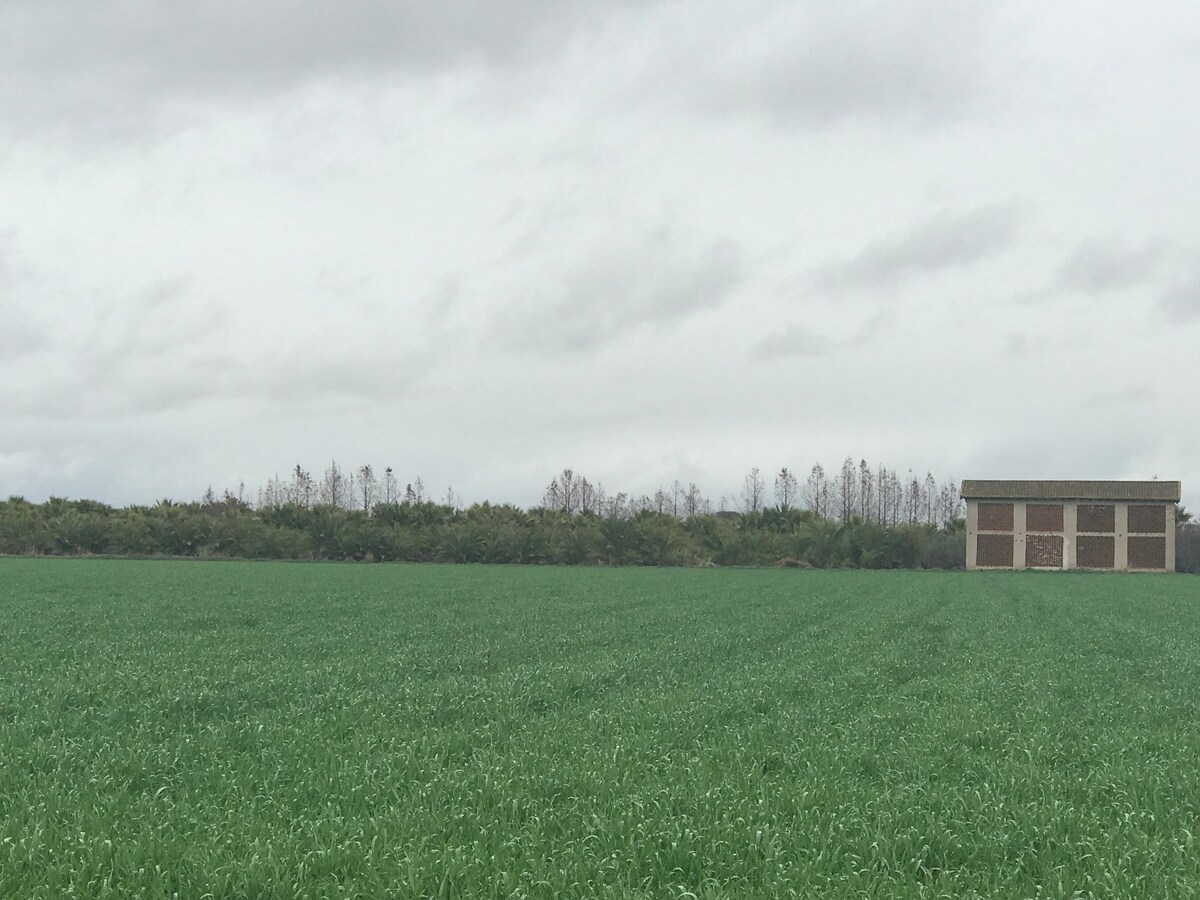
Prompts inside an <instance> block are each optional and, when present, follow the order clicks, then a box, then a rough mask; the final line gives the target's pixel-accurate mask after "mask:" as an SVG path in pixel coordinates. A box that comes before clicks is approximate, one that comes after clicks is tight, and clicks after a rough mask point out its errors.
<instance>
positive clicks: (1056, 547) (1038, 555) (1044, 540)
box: [1025, 534, 1063, 569]
mask: <svg viewBox="0 0 1200 900" xmlns="http://www.w3.org/2000/svg"><path fill="white" fill-rule="evenodd" d="M1062 564H1063V539H1062V535H1061V534H1031V535H1028V536H1027V537H1026V538H1025V565H1026V567H1027V568H1030V569H1061V568H1062Z"/></svg>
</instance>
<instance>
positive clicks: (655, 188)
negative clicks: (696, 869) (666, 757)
mask: <svg viewBox="0 0 1200 900" xmlns="http://www.w3.org/2000/svg"><path fill="white" fill-rule="evenodd" d="M1196 46H1200V13H1197V12H1196V10H1195V9H1194V7H1193V5H1191V4H1187V3H1184V2H1182V0H1169V2H1166V3H1163V4H1161V5H1159V6H1158V7H1156V11H1155V15H1154V16H1149V15H1146V14H1145V13H1144V11H1141V10H1139V9H1136V8H1133V7H1129V6H1128V5H1127V4H1125V5H1123V4H1117V3H1115V2H1108V0H1105V2H1103V3H1101V4H1100V6H1098V7H1097V6H1096V5H1095V4H1084V3H1083V2H1082V0H1079V2H1070V3H1067V4H1065V5H1062V6H1056V7H1054V8H1053V9H1048V8H1046V7H1045V6H1044V5H1038V4H1034V3H1032V2H1030V0H1003V2H999V3H983V2H974V0H970V2H951V0H899V2H888V3H885V2H882V0H849V2H845V3H836V4H831V3H818V2H816V0H804V2H784V0H746V2H737V3H735V2H732V0H697V2H687V3H685V2H681V0H648V2H633V0H576V2H549V0H487V2H484V0H457V2H453V0H452V2H446V3H437V4H431V3H417V2H408V0H405V2H386V3H385V2H382V0H363V2H358V3H353V4H350V5H344V6H342V7H337V8H336V9H335V8H334V7H327V6H321V5H314V4H311V3H307V4H306V3H301V2H298V0H264V2H261V3H253V4H245V3H234V2H232V0H213V2H206V3H198V4H190V5H179V4H164V3H153V2H150V0H90V2H84V0H39V2H33V0H13V2H9V3H5V4H0V60H3V63H2V66H3V82H4V86H3V88H0V197H2V198H3V199H4V203H3V204H0V424H2V426H3V427H0V493H3V494H26V495H29V496H31V497H34V498H37V497H41V496H46V495H48V494H51V493H54V494H69V495H75V496H78V495H89V496H96V497H99V498H100V499H105V500H109V501H113V502H122V503H123V502H131V501H148V500H154V499H158V498H160V497H163V496H174V497H176V498H186V497H191V496H196V495H197V494H199V493H200V492H201V491H202V490H203V488H204V486H206V485H207V484H208V483H210V482H211V483H214V484H216V485H218V486H220V485H223V484H232V483H236V481H237V479H239V478H244V479H245V480H246V481H247V482H248V483H249V484H251V485H254V484H257V483H261V482H263V481H265V480H266V479H267V478H268V477H269V476H271V475H273V474H274V473H275V472H276V471H278V470H281V469H287V468H290V467H291V466H292V465H294V464H295V463H296V462H300V463H302V464H304V465H306V466H309V467H311V468H320V467H322V466H323V465H324V464H325V463H326V462H327V461H328V459H329V458H331V457H334V456H336V457H337V458H339V459H340V460H342V461H343V463H345V464H346V465H354V464H358V463H361V462H367V461H370V462H373V463H375V464H376V465H377V466H380V467H382V466H385V465H391V466H393V467H394V468H395V469H396V470H397V472H399V473H401V476H402V477H403V478H405V479H411V478H415V477H416V475H418V474H420V475H422V476H423V477H424V478H425V481H426V482H427V483H429V484H430V485H432V486H433V487H434V490H435V492H437V493H440V492H442V491H443V490H444V486H445V485H449V484H453V485H454V487H455V490H456V492H458V493H459V494H461V495H463V496H466V497H468V498H483V497H489V498H491V499H494V500H505V501H511V502H517V503H523V504H527V503H533V502H536V501H537V499H538V498H539V497H540V495H541V490H542V488H543V487H544V482H545V480H547V479H548V478H549V476H550V474H551V473H552V472H554V471H556V470H558V469H561V468H562V467H563V466H564V465H569V466H572V467H574V468H575V469H577V470H579V471H582V472H584V473H585V474H586V475H587V476H588V477H589V478H590V479H592V480H593V481H602V482H604V483H605V484H606V485H607V486H609V487H610V488H612V489H615V490H629V491H633V492H642V491H648V492H652V491H653V490H654V489H655V488H656V487H658V486H659V485H660V484H661V483H664V482H670V481H671V480H673V479H674V478H677V477H678V478H682V479H686V480H689V481H690V480H694V481H696V482H697V483H698V484H699V485H700V486H701V488H702V489H703V490H704V491H705V492H706V493H708V494H710V495H712V496H713V497H719V496H720V495H721V494H730V493H733V492H734V491H735V490H736V486H737V484H739V483H740V480H741V477H742V475H743V474H744V472H745V470H746V469H748V468H749V467H750V466H752V465H759V466H761V467H762V468H763V470H764V471H766V470H778V468H779V467H780V466H785V465H786V466H788V467H789V468H792V469H795V470H797V471H805V470H806V469H807V468H808V467H809V466H811V464H812V463H813V462H815V461H817V460H821V461H823V462H824V463H825V464H826V465H827V466H833V465H835V464H836V463H837V461H838V460H839V459H841V458H842V457H844V456H845V454H847V453H851V454H854V455H855V456H856V457H863V456H865V457H867V458H868V459H870V460H872V461H882V462H886V463H888V464H889V465H893V466H896V467H897V468H900V469H902V470H903V469H906V468H908V467H910V466H911V467H914V468H919V469H921V470H924V469H933V470H934V471H935V472H936V473H937V474H938V475H939V476H940V477H949V476H951V475H958V476H972V477H1042V476H1045V477H1080V478H1086V477H1114V478H1120V477H1150V476H1152V475H1158V476H1160V477H1164V478H1166V477H1178V478H1181V479H1183V481H1184V483H1185V494H1186V495H1187V496H1188V497H1193V496H1196V494H1194V493H1190V492H1189V488H1188V487H1187V485H1188V484H1195V485H1200V466H1198V465H1197V464H1196V463H1195V462H1194V458H1195V454H1194V453H1192V452H1191V448H1192V447H1194V446H1195V444H1196V442H1197V441H1200V422H1197V421H1193V420H1192V419H1193V417H1191V416H1189V415H1187V414H1186V413H1181V410H1183V411H1186V410H1187V409H1189V408H1190V404H1191V401H1192V398H1191V394H1190V388H1189V386H1188V385H1189V382H1188V380H1187V378H1186V377H1185V374H1186V373H1187V372H1188V371H1190V370H1189V368H1188V367H1189V366H1190V365H1191V364H1192V363H1193V361H1194V359H1195V347H1196V346H1197V341H1198V340H1200V216H1198V215H1197V210H1196V208H1195V207H1196V202H1197V201H1196V199H1195V198H1196V197H1200V185H1198V184H1196V183H1195V182H1196V175H1195V171H1196V167H1195V162H1194V160H1195V158H1196V156H1197V155H1198V154H1200V128H1197V126H1196V117H1195V115H1194V112H1193V111H1194V109H1195V108H1196V104H1197V103H1200V65H1198V63H1197V57H1196V53H1195V47H1196ZM1164 360H1169V361H1170V363H1171V365H1170V366H1166V368H1164V366H1165V363H1164ZM1168 369H1169V370H1170V371H1168ZM1113 405H1116V406H1119V408H1120V410H1121V416H1120V422H1119V423H1116V424H1114V423H1113V422H1112V421H1111V420H1108V419H1104V418H1102V417H1099V416H1097V414H1096V412H1097V409H1099V408H1101V407H1102V406H1103V407H1104V408H1109V407H1111V406H1113ZM1164 422H1169V423H1170V425H1169V427H1166V426H1164V425H1163V423H1164ZM1192 490H1194V489H1192ZM1196 503H1200V500H1197V501H1194V502H1193V505H1195V504H1196Z"/></svg>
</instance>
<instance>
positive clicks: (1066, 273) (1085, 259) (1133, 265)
mask: <svg viewBox="0 0 1200 900" xmlns="http://www.w3.org/2000/svg"><path fill="white" fill-rule="evenodd" d="M1164 252H1165V247H1164V246H1163V245H1162V244H1142V245H1138V246H1133V245H1129V244H1126V243H1124V242H1123V241H1120V240H1118V239H1116V238H1092V239H1089V240H1086V241H1084V242H1083V243H1082V244H1080V245H1079V247H1078V248H1077V249H1076V250H1075V252H1074V253H1072V254H1071V256H1070V257H1069V258H1068V259H1067V261H1066V262H1065V263H1064V264H1063V267H1062V269H1060V270H1059V277H1058V282H1059V285H1060V286H1061V287H1063V288H1065V289H1067V290H1072V291H1080V292H1084V293H1097V292H1101V291H1113V290H1121V289H1124V288H1130V287H1136V286H1138V285H1141V284H1144V283H1146V282H1147V281H1149V280H1151V279H1153V278H1154V277H1155V276H1157V275H1158V273H1159V271H1160V269H1161V267H1162V263H1163V257H1164Z"/></svg>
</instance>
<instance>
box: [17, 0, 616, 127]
mask: <svg viewBox="0 0 1200 900" xmlns="http://www.w3.org/2000/svg"><path fill="white" fill-rule="evenodd" d="M627 2H628V3H631V2H632V0H567V2H563V0H507V2H495V0H445V2H438V3H428V2H424V0H357V2H354V3H350V4H340V5H329V4H314V3H308V2H303V0H259V2H255V3H243V2H238V0H210V2H204V3H189V4H170V3H161V2H156V0H12V2H8V3H5V4H3V5H2V6H0V59H4V61H5V90H4V91H3V92H2V93H0V113H2V114H3V117H4V118H6V119H7V120H8V121H9V124H10V125H11V124H13V123H15V122H20V123H21V124H22V125H23V126H24V127H25V128H34V129H38V128H47V127H63V128H75V127H78V126H80V125H82V124H88V125H90V126H91V127H92V128H96V129H102V130H105V131H109V132H113V133H125V132H130V131H134V130H136V129H139V128H145V127H147V124H148V123H153V122H154V121H155V119H156V118H157V117H159V116H160V115H161V114H162V113H163V111H164V108H165V107H166V106H167V105H169V104H170V103H171V102H173V101H208V100H214V99H216V100H222V99H238V100H242V101H245V100H251V99H253V98H256V97H260V96H263V95H271V94H277V93H280V92H283V91H288V90H292V89H295V88H298V87H302V86H305V85H307V84H311V83H313V82H314V81H316V80H320V79H330V78H339V77H346V78H358V77H369V78H375V79H382V80H383V81H385V82H386V81H387V80H388V79H390V78H394V77H403V76H405V75H411V74H425V73H430V72H437V71H440V70H443V69H446V68H448V67H454V66H502V65H511V64H514V63H517V62H521V61H522V60H526V59H533V60H536V59H542V58H546V57H548V56H553V55H555V54H557V53H559V52H561V50H562V48H563V47H564V46H566V45H567V44H568V43H569V39H570V37H571V35H572V34H573V33H574V32H575V31H577V30H579V29H588V28H595V27H597V23H598V22H602V21H603V19H604V16H605V14H606V13H607V12H608V11H610V10H612V9H615V8H620V7H622V6H624V5H626V4H627Z"/></svg>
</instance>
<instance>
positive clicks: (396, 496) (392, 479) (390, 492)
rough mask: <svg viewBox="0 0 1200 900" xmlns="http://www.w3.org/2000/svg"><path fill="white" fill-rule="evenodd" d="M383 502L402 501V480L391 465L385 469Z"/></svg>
mask: <svg viewBox="0 0 1200 900" xmlns="http://www.w3.org/2000/svg"><path fill="white" fill-rule="evenodd" d="M383 502H384V503H387V504H389V505H390V504H392V503H399V502H400V482H399V481H397V480H396V473H395V472H393V471H392V467H391V466H388V467H387V468H386V469H384V470H383Z"/></svg>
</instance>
